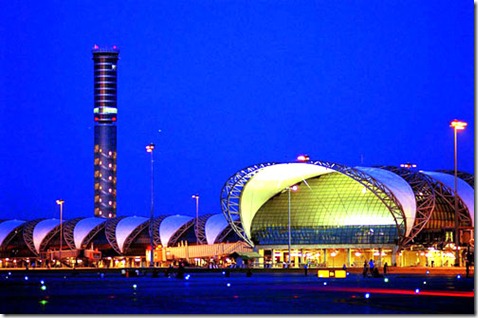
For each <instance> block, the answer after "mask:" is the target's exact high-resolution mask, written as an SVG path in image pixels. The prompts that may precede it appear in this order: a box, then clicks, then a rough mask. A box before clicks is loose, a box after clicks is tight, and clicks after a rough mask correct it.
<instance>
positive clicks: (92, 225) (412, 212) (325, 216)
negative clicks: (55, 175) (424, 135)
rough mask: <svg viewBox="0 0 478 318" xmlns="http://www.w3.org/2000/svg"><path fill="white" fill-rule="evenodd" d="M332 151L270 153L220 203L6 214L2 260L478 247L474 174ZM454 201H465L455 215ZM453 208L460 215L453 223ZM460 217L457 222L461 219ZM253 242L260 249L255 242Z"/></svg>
mask: <svg viewBox="0 0 478 318" xmlns="http://www.w3.org/2000/svg"><path fill="white" fill-rule="evenodd" d="M456 181H457V192H456V193H455V189H454V182H455V176H454V173H453V172H450V171H434V172H427V171H415V170H414V169H407V168H402V167H392V166H381V167H348V166H345V165H341V164H337V163H331V162H325V161H307V162H289V163H264V164H257V165H252V166H249V167H247V168H245V169H241V170H239V171H238V172H236V173H235V174H233V175H232V176H231V177H230V178H229V179H228V180H227V181H226V182H225V184H224V186H223V188H222V191H221V196H220V202H221V209H222V213H217V214H207V215H202V216H200V217H198V218H197V219H196V218H195V217H191V216H186V215H159V216H156V217H154V218H153V219H152V221H151V219H150V218H146V217H141V216H118V217H113V218H104V217H97V216H95V217H82V218H75V219H71V220H62V222H60V220H59V219H35V220H15V219H12V220H1V221H0V267H16V266H25V263H27V264H28V263H30V264H31V265H33V264H35V266H42V267H45V266H55V265H59V263H60V260H61V263H62V264H64V265H70V266H72V265H73V266H77V265H78V266H98V267H144V266H149V264H150V262H151V259H150V255H151V239H150V233H152V236H153V240H152V241H153V243H154V253H153V255H154V259H153V263H154V265H155V266H163V267H164V266H168V265H169V264H171V263H173V264H174V263H175V262H176V263H177V262H178V261H185V262H187V263H188V264H190V265H191V266H201V267H207V266H212V265H213V266H219V267H221V266H229V265H231V264H233V262H234V260H233V259H232V258H231V257H230V256H231V255H233V254H234V253H235V254H236V256H237V253H246V254H247V253H249V254H248V255H249V258H251V256H250V255H254V257H253V260H250V261H251V262H253V265H254V266H256V267H266V268H267V267H272V268H282V267H289V266H290V267H296V268H297V267H302V266H304V265H308V266H310V267H316V268H320V267H342V266H343V265H345V266H347V267H351V266H352V267H353V266H355V267H357V266H363V263H364V262H365V261H368V260H370V259H373V260H374V261H375V262H376V263H377V264H378V265H383V264H384V263H385V262H386V263H387V264H388V265H389V266H393V265H395V266H437V267H447V266H454V264H455V259H456V254H457V252H456V249H455V231H456V232H458V234H459V245H460V247H459V251H458V254H459V258H458V259H459V261H460V265H461V266H464V264H465V260H466V254H467V253H473V252H474V240H473V237H474V176H473V175H470V174H467V173H458V174H457V178H456ZM455 210H456V211H457V212H458V213H457V214H456V215H455ZM455 220H456V221H457V222H458V223H455ZM455 224H456V225H457V226H455ZM251 252H254V253H251Z"/></svg>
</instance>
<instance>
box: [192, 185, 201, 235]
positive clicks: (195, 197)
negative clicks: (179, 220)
mask: <svg viewBox="0 0 478 318" xmlns="http://www.w3.org/2000/svg"><path fill="white" fill-rule="evenodd" d="M192 198H193V199H195V200H196V224H195V225H194V231H195V232H196V243H198V244H200V243H199V237H198V235H197V234H198V227H199V194H193V196H192Z"/></svg>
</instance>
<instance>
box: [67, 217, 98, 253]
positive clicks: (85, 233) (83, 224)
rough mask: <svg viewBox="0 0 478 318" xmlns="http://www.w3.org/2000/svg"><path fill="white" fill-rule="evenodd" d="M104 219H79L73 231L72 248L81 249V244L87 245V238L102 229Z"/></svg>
mask: <svg viewBox="0 0 478 318" xmlns="http://www.w3.org/2000/svg"><path fill="white" fill-rule="evenodd" d="M105 222H106V219H105V218H98V217H91V218H85V219H81V220H79V221H78V223H76V225H75V227H74V229H73V239H74V247H75V248H77V249H81V246H82V245H83V244H88V242H87V238H88V237H90V236H92V234H93V235H94V234H96V233H97V232H98V230H100V229H102V228H104V224H105Z"/></svg>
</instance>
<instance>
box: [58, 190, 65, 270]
mask: <svg viewBox="0 0 478 318" xmlns="http://www.w3.org/2000/svg"><path fill="white" fill-rule="evenodd" d="M63 203H65V200H62V199H58V200H56V204H58V205H59V206H60V253H59V256H58V257H59V258H60V264H61V250H62V249H63Z"/></svg>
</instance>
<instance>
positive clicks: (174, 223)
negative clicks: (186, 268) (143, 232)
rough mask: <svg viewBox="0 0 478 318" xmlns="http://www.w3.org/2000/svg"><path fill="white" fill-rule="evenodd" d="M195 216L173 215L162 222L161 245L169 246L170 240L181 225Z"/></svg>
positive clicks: (160, 228) (160, 227)
mask: <svg viewBox="0 0 478 318" xmlns="http://www.w3.org/2000/svg"><path fill="white" fill-rule="evenodd" d="M192 219H193V218H192V217H190V216H185V215H179V214H177V215H171V216H168V217H166V218H164V220H163V221H162V222H161V224H160V225H159V236H160V238H161V245H163V246H168V243H169V240H170V239H171V237H172V236H173V235H174V233H176V232H177V231H178V230H179V228H181V226H183V225H184V224H186V223H187V222H189V221H191V220H192Z"/></svg>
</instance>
